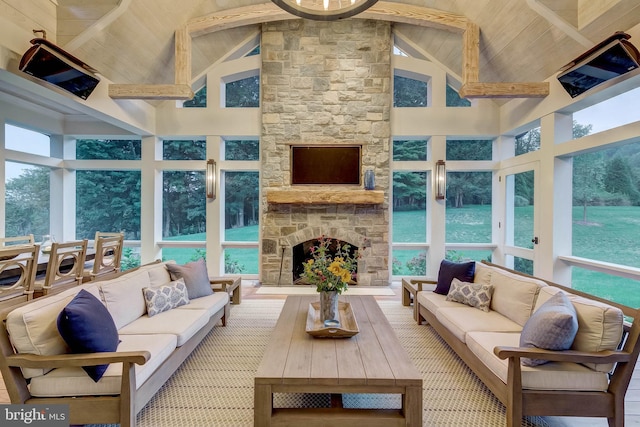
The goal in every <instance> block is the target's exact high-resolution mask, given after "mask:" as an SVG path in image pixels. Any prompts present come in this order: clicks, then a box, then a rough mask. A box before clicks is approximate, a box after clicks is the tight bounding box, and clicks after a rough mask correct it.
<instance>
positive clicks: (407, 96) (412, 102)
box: [393, 75, 427, 107]
mask: <svg viewBox="0 0 640 427" xmlns="http://www.w3.org/2000/svg"><path fill="white" fill-rule="evenodd" d="M393 106H394V107H426V106H427V83H425V82H423V81H421V80H415V79H410V78H408V77H402V76H397V75H396V76H393Z"/></svg>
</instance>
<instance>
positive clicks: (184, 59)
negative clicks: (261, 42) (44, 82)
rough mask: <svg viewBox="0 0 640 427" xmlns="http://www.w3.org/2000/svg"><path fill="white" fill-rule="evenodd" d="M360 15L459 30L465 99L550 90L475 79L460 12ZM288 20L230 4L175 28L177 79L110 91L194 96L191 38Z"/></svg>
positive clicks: (472, 40) (390, 10)
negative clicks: (482, 81) (172, 82)
mask: <svg viewBox="0 0 640 427" xmlns="http://www.w3.org/2000/svg"><path fill="white" fill-rule="evenodd" d="M358 17H359V18H364V19H374V20H382V21H391V22H398V23H404V24H412V25H419V26H423V27H431V28H437V29H441V30H446V31H452V32H455V33H460V34H462V43H463V56H462V88H461V89H460V92H459V93H460V96H461V97H463V98H541V97H545V96H547V95H549V83H548V82H532V83H481V82H479V74H480V69H479V63H480V28H479V27H478V25H476V24H474V23H473V22H471V21H470V20H469V19H467V18H466V17H464V16H461V15H456V14H453V13H449V12H444V11H441V10H435V9H429V8H425V7H420V6H413V5H408V4H401V3H390V2H386V1H379V2H377V3H376V4H375V5H373V6H372V7H371V8H370V9H368V10H367V11H365V12H363V13H361V14H359V15H358ZM287 19H300V18H298V17H295V16H293V15H291V14H289V13H287V12H285V11H284V10H282V9H280V8H279V7H277V6H276V5H275V4H273V3H272V2H267V3H263V4H259V5H253V6H245V7H239V8H236V9H229V10H225V11H222V12H216V13H213V14H211V15H207V16H202V17H199V18H195V19H192V20H190V21H189V22H187V24H186V25H185V26H184V27H183V28H180V29H179V30H177V31H176V35H175V50H176V58H175V84H173V85H171V84H162V85H144V84H111V85H109V96H110V97H111V98H114V99H156V100H167V99H172V100H187V99H191V98H193V91H192V90H191V40H192V37H198V36H202V35H205V34H209V33H213V32H216V31H221V30H226V29H229V28H236V27H241V26H245V25H253V24H260V23H265V22H273V21H282V20H287Z"/></svg>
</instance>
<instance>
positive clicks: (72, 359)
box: [6, 351, 151, 368]
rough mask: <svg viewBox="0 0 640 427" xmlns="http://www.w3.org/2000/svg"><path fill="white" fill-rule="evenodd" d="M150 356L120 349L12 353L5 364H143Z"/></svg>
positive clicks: (67, 365) (36, 365)
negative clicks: (110, 350)
mask: <svg viewBox="0 0 640 427" xmlns="http://www.w3.org/2000/svg"><path fill="white" fill-rule="evenodd" d="M150 358H151V353H149V352H148V351H122V352H116V351H114V352H101V353H84V354H70V353H68V354H56V355H52V356H40V355H37V354H12V355H9V356H7V357H6V360H7V365H9V366H15V367H19V368H62V367H69V366H96V365H104V364H107V363H119V362H124V363H130V364H132V363H135V364H138V365H144V364H145V363H147V361H149V359H150Z"/></svg>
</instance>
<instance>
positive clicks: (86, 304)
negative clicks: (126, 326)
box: [58, 289, 120, 382]
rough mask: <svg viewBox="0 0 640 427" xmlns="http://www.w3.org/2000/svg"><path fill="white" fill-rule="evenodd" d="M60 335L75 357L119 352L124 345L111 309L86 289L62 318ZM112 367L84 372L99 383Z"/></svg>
mask: <svg viewBox="0 0 640 427" xmlns="http://www.w3.org/2000/svg"><path fill="white" fill-rule="evenodd" d="M58 332H60V335H62V338H63V339H64V340H65V342H66V343H67V345H68V346H69V348H71V351H72V352H73V353H96V352H108V351H116V349H117V348H118V344H119V342H120V340H119V339H118V330H117V329H116V324H115V323H114V322H113V317H111V313H109V311H108V310H107V307H105V306H104V304H102V302H100V300H98V298H96V297H95V296H93V295H92V294H91V293H89V292H87V291H85V290H84V289H81V290H80V292H78V294H77V295H76V296H75V297H74V298H73V299H72V300H71V301H70V302H69V304H67V306H66V307H65V308H63V309H62V311H61V312H60V314H59V315H58ZM108 367H109V365H98V366H83V367H82V369H84V370H85V371H86V372H87V374H89V376H90V377H91V379H92V380H93V381H95V382H98V381H99V380H100V378H102V375H104V372H105V371H106V370H107V368H108Z"/></svg>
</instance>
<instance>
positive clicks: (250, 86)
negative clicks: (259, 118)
mask: <svg viewBox="0 0 640 427" xmlns="http://www.w3.org/2000/svg"><path fill="white" fill-rule="evenodd" d="M225 93H226V96H225V106H226V107H227V108H238V107H245V108H246V107H259V106H260V76H253V77H247V78H246V79H241V80H236V81H235V82H229V83H227V84H226V85H225Z"/></svg>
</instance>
